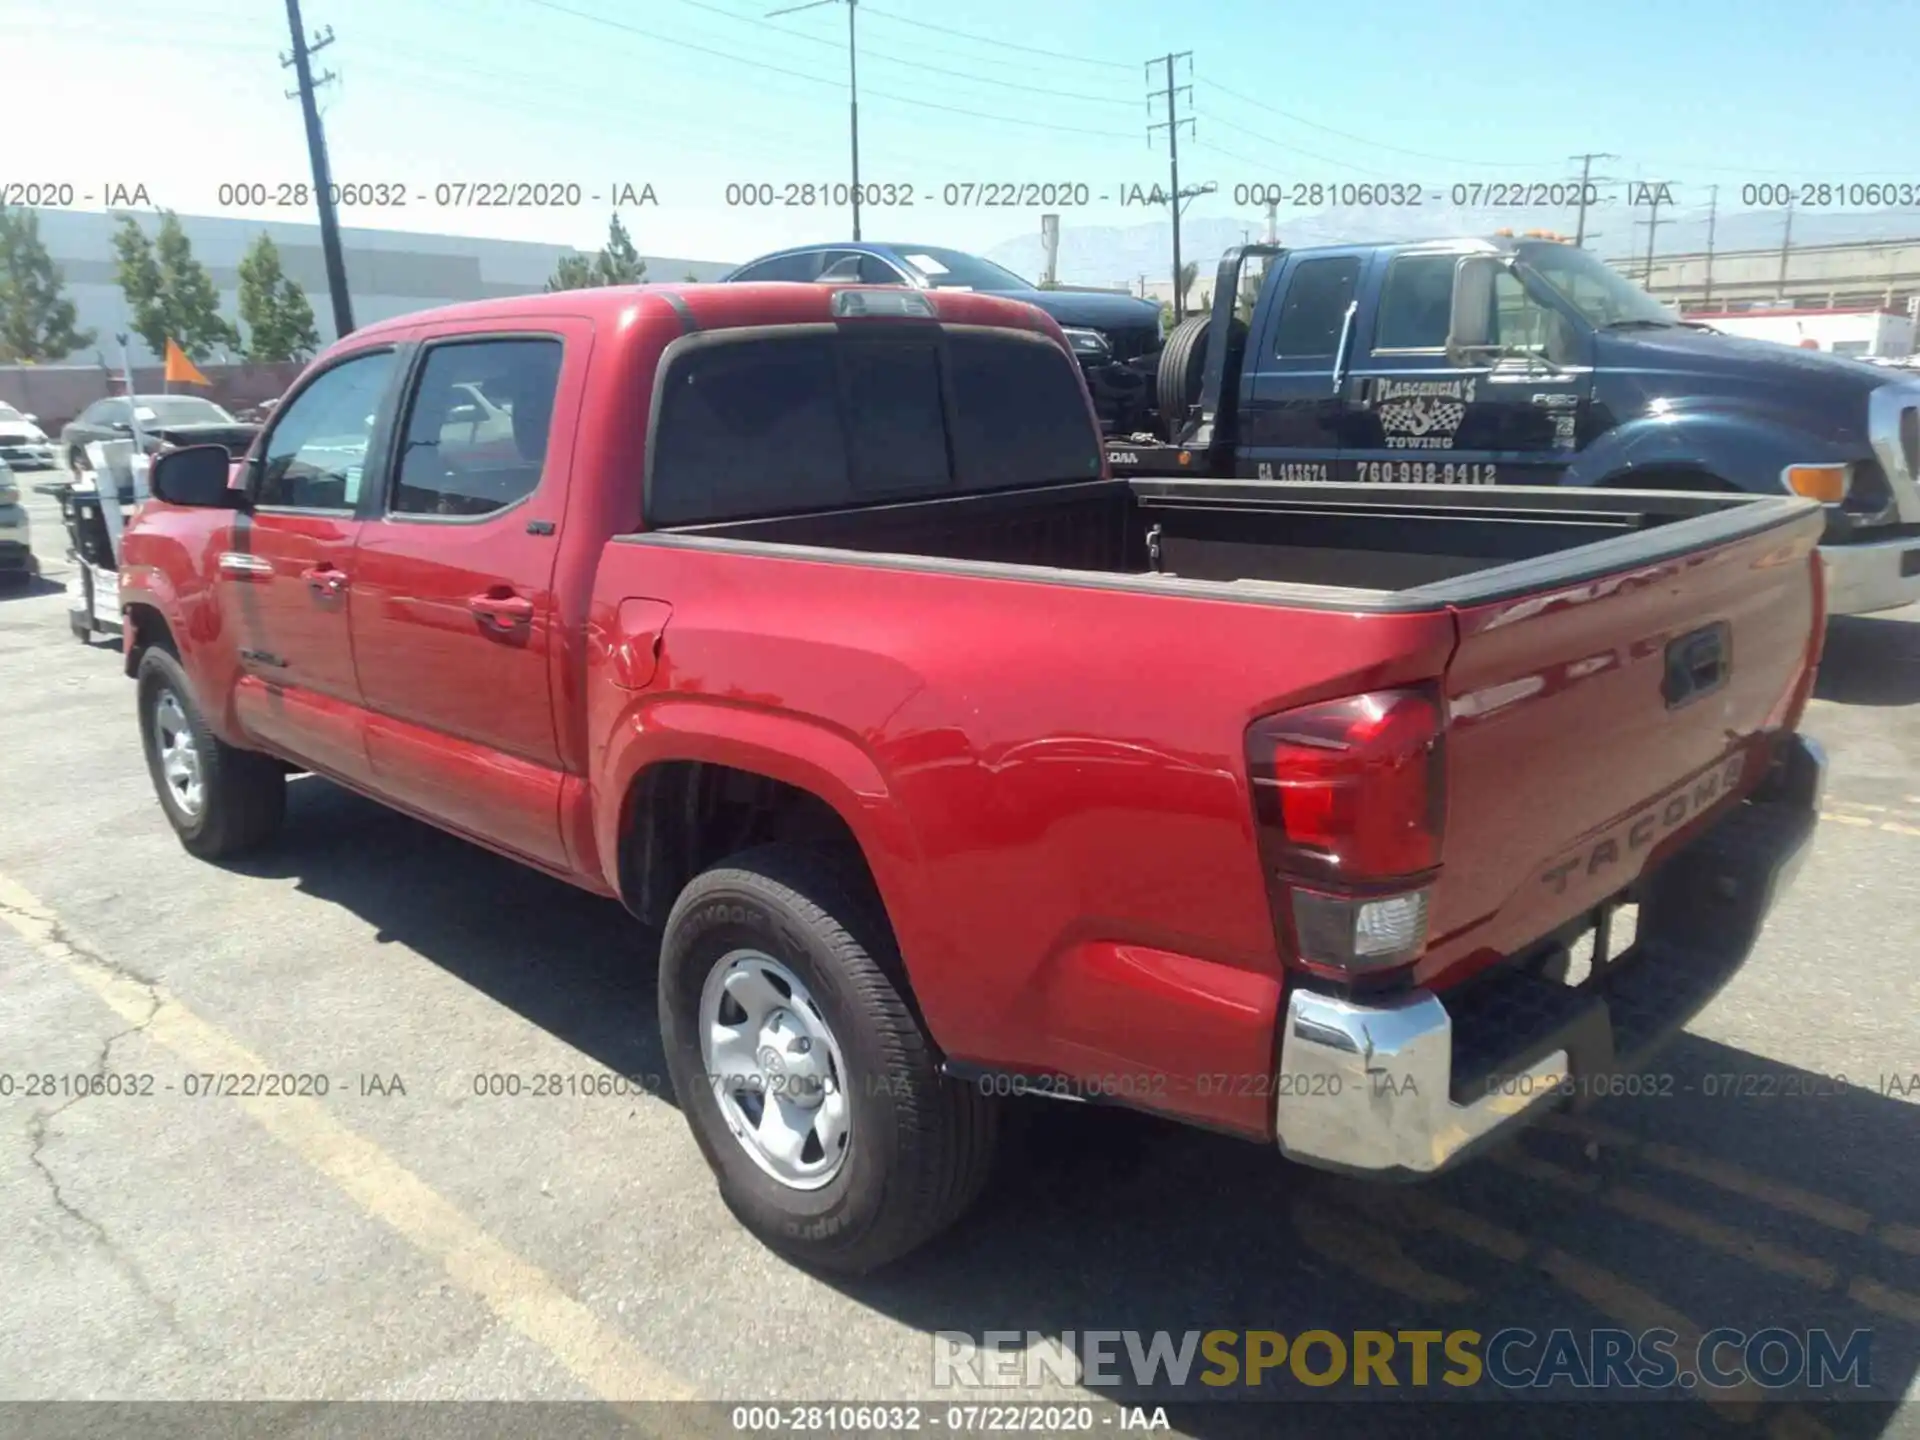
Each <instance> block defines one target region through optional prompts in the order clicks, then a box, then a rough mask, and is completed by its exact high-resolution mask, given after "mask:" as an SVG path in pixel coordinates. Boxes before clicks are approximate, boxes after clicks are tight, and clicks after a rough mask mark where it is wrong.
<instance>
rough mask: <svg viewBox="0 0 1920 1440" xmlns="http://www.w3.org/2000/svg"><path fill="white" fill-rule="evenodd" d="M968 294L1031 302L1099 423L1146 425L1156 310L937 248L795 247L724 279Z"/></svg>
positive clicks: (1119, 429)
mask: <svg viewBox="0 0 1920 1440" xmlns="http://www.w3.org/2000/svg"><path fill="white" fill-rule="evenodd" d="M726 279H727V280H728V281H729V282H737V281H742V280H800V281H821V282H824V283H827V284H861V285H909V286H912V287H913V288H914V289H916V290H974V291H980V292H983V293H986V294H989V295H1004V296H1007V297H1008V298H1009V299H1016V300H1024V301H1025V302H1026V303H1027V304H1029V305H1037V306H1039V307H1040V308H1041V309H1042V310H1044V311H1046V312H1047V314H1049V315H1051V316H1052V317H1053V318H1054V319H1055V320H1057V321H1059V322H1060V324H1061V326H1062V327H1063V328H1064V329H1065V331H1066V335H1067V339H1068V340H1069V341H1070V342H1071V343H1072V345H1073V353H1074V355H1075V357H1076V358H1077V359H1078V360H1079V361H1080V368H1081V370H1082V371H1083V372H1084V373H1085V375H1086V378H1087V387H1088V389H1089V390H1091V391H1092V392H1093V404H1094V410H1095V412H1096V413H1097V414H1098V415H1099V416H1100V421H1101V426H1102V428H1103V429H1104V430H1106V431H1108V432H1109V433H1112V434H1120V435H1125V434H1129V433H1131V432H1132V431H1134V430H1136V429H1138V428H1140V427H1141V426H1142V425H1143V424H1145V423H1146V420H1147V416H1148V413H1149V406H1150V402H1151V398H1152V397H1151V389H1152V385H1153V379H1154V375H1155V373H1156V368H1157V366H1158V363H1159V358H1158V357H1159V354H1160V339H1161V337H1160V307H1159V305H1158V304H1156V303H1155V302H1153V301H1151V300H1136V299H1134V298H1133V297H1132V296H1131V295H1115V294H1112V293H1109V292H1105V291H1099V290H1043V289H1041V288H1040V287H1039V286H1038V285H1035V284H1034V283H1033V282H1032V281H1031V280H1027V279H1024V278H1022V277H1021V276H1019V275H1016V274H1015V273H1014V272H1013V271H1011V270H1009V269H1007V268H1006V267H1005V266H1004V265H996V264H994V263H993V261H991V260H983V259H982V258H981V257H980V256H978V255H968V254H966V253H964V252H963V251H959V250H949V249H947V248H946V247H944V246H939V245H880V244H872V243H866V242H859V241H856V242H854V243H852V244H827V245H798V246H795V247H793V248H792V249H789V250H778V251H775V252H774V253H773V254H771V255H762V256H761V257H760V258H759V259H757V260H750V261H748V262H747V263H746V264H745V265H742V266H741V267H740V268H739V269H737V270H735V271H733V273H731V274H730V275H728V276H727V277H726Z"/></svg>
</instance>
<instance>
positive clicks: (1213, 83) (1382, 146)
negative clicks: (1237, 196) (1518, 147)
mask: <svg viewBox="0 0 1920 1440" xmlns="http://www.w3.org/2000/svg"><path fill="white" fill-rule="evenodd" d="M1200 83H1201V84H1202V85H1205V86H1208V87H1209V88H1211V89H1214V90H1218V91H1219V92H1220V93H1221V94H1222V95H1227V96H1231V97H1232V98H1233V99H1235V100H1238V101H1239V102H1240V103H1241V104H1243V105H1251V106H1253V107H1254V108H1255V109H1256V110H1264V111H1265V112H1266V113H1267V114H1269V115H1277V116H1279V117H1280V118H1281V119H1282V120H1291V121H1292V122H1293V123H1294V124H1296V125H1304V126H1306V127H1307V128H1308V129H1309V130H1320V131H1324V132H1325V133H1326V134H1328V135H1337V136H1339V137H1340V138H1341V139H1342V140H1351V141H1353V142H1354V143H1355V144H1356V145H1369V146H1372V147H1373V148H1374V149H1376V150H1392V151H1394V152H1395V153H1396V154H1400V155H1412V156H1415V157H1417V158H1419V159H1421V160H1439V161H1443V162H1444V163H1446V164H1449V165H1487V166H1501V167H1506V168H1512V167H1514V166H1524V165H1532V164H1537V163H1538V162H1537V161H1531V160H1467V159H1463V158H1462V157H1460V156H1458V155H1435V154H1432V153H1431V152H1429V151H1426V150H1409V149H1408V148H1407V147H1406V146H1404V145H1389V144H1387V142H1386V141H1384V140H1369V139H1367V137H1366V136H1364V135H1355V134H1354V133H1353V132H1352V131H1350V130H1336V129H1334V127H1333V126H1331V125H1322V124H1320V123H1319V122H1318V121H1317V120H1309V119H1307V118H1306V117H1305V116H1303V115H1295V114H1293V113H1292V112H1291V111H1287V110H1282V109H1280V108H1279V107H1277V106H1274V105H1269V104H1268V103H1267V102H1266V101H1264V100H1255V99H1253V98H1252V97H1251V96H1248V95H1242V94H1241V93H1240V92H1239V91H1238V90H1229V89H1228V88H1227V87H1226V86H1224V85H1222V84H1221V83H1220V82H1219V81H1218V80H1202V81H1201V82H1200ZM1221 123H1222V124H1225V123H1226V122H1225V121H1222V122H1221ZM1274 143H1278V142H1274ZM1300 153H1301V154H1303V155H1304V154H1306V153H1307V152H1305V151H1304V150H1303V151H1301V152H1300ZM1313 158H1315V159H1326V157H1325V156H1314V157H1313ZM1327 163H1328V164H1330V165H1341V164H1345V163H1346V162H1345V161H1341V160H1328V161H1327ZM1370 173H1372V174H1376V175H1377V174H1379V173H1381V172H1379V171H1377V170H1376V171H1372V172H1370Z"/></svg>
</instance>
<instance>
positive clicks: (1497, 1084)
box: [0, 1070, 1920, 1109]
mask: <svg viewBox="0 0 1920 1440" xmlns="http://www.w3.org/2000/svg"><path fill="white" fill-rule="evenodd" d="M706 1083H707V1084H708V1085H710V1086H711V1087H712V1088H713V1089H714V1090H715V1092H716V1093H720V1092H726V1093H733V1094H738V1093H741V1092H755V1091H758V1092H763V1093H765V1094H768V1095H772V1096H785V1097H787V1098H790V1099H793V1100H796V1101H800V1102H803V1103H809V1104H817V1103H820V1102H821V1101H823V1100H825V1099H826V1098H828V1097H830V1096H832V1095H834V1094H837V1093H840V1092H843V1091H852V1092H859V1091H864V1092H865V1093H866V1094H867V1095H869V1096H873V1095H898V1094H902V1093H905V1092H906V1090H907V1088H908V1087H910V1086H911V1085H912V1084H913V1083H914V1082H912V1081H910V1080H908V1079H907V1078H906V1077H903V1076H891V1075H874V1076H868V1077H864V1078H863V1079H860V1080H858V1081H855V1082H854V1083H852V1084H846V1083H844V1082H843V1081H841V1080H840V1079H839V1078H837V1077H836V1076H834V1075H833V1074H831V1073H828V1074H825V1075H820V1074H817V1073H814V1074H792V1075H782V1074H779V1073H777V1072H760V1071H755V1072H752V1073H725V1074H709V1075H708V1076H707V1077H706ZM958 1083H961V1084H968V1085H972V1086H974V1087H975V1088H977V1089H978V1090H979V1091H980V1092H981V1093H982V1094H984V1095H991V1096H999V1097H1005V1098H1009V1099H1014V1098H1020V1097H1029V1096H1030V1097H1036V1098H1052V1099H1062V1100H1081V1101H1108V1102H1117V1103H1119V1104H1122V1105H1135V1106H1141V1107H1144V1108H1147V1109H1152V1108H1155V1107H1156V1106H1157V1105H1158V1104H1162V1103H1166V1102H1170V1101H1175V1100H1179V1099H1182V1098H1187V1097H1197V1098H1201V1099H1222V1100H1224V1099H1259V1100H1278V1099H1283V1098H1290V1099H1294V1100H1307V1101H1310V1100H1313V1099H1316V1098H1326V1099H1333V1098H1335V1097H1337V1096H1339V1095H1341V1094H1342V1093H1344V1091H1345V1090H1346V1089H1348V1088H1349V1087H1350V1086H1352V1085H1353V1084H1354V1083H1356V1082H1353V1081H1351V1080H1348V1079H1346V1078H1344V1077H1342V1076H1339V1075H1332V1074H1308V1073H1301V1074H1291V1073H1289V1072H1286V1071H1277V1072H1270V1073H1250V1074H1236V1073H1231V1072H1225V1071H1222V1072H1219V1073H1204V1074H1193V1075H1167V1074H1162V1073H1158V1072H1150V1071H1137V1072H1120V1073H1115V1074H1111V1075H1075V1076H1069V1075H1063V1074H1044V1073H1036V1074H1017V1073H1005V1072H991V1073H980V1074H972V1075H966V1076H963V1077H961V1078H960V1079H959V1082H958ZM1364 1083H1365V1084H1366V1085H1367V1086H1368V1087H1370V1089H1371V1091H1372V1093H1373V1094H1374V1095H1375V1096H1391V1095H1406V1094H1418V1093H1419V1091H1418V1082H1417V1081H1416V1079H1415V1078H1414V1077H1413V1076H1412V1075H1404V1076H1396V1075H1394V1074H1392V1073H1391V1072H1388V1071H1382V1072H1380V1073H1378V1074H1373V1075H1369V1076H1368V1077H1367V1080H1366V1081H1365V1082H1364ZM1484 1087H1485V1089H1486V1091H1487V1093H1488V1094H1490V1095H1493V1094H1498V1095H1504V1096H1507V1097H1509V1098H1514V1099H1520V1100H1528V1099H1532V1098H1535V1097H1542V1098H1544V1097H1545V1096H1547V1095H1549V1094H1552V1095H1557V1096H1559V1097H1561V1098H1563V1099H1578V1100H1598V1099H1635V1100H1670V1099H1682V1098H1697V1099H1702V1100H1735V1101H1746V1102H1753V1103H1760V1104H1766V1103H1771V1102H1776V1101H1798V1100H1825V1099H1837V1098H1840V1097H1842V1096H1847V1095H1853V1094H1871V1095H1878V1096H1880V1097H1882V1098H1886V1099H1900V1100H1904V1099H1916V1100H1920V1070H1916V1071H1911V1072H1902V1071H1897V1070H1883V1071H1879V1072H1876V1073H1867V1072H1864V1071H1863V1072H1862V1073H1860V1074H1857V1075H1852V1076H1849V1075H1824V1074H1815V1073H1813V1072H1804V1073H1802V1072H1791V1073H1789V1072H1780V1071H1725V1072H1718V1071H1714V1072H1702V1073H1698V1074H1687V1075H1679V1074H1675V1073H1673V1072H1670V1071H1654V1070H1647V1071H1637V1072H1636V1071H1609V1072H1604V1073H1600V1074H1595V1075H1585V1076H1582V1075H1574V1074H1561V1075H1550V1076H1544V1077H1543V1076H1529V1075H1518V1076H1491V1077H1489V1078H1488V1079H1487V1080H1486V1081H1485V1082H1484ZM672 1092H673V1084H672V1081H671V1080H670V1079H669V1078H668V1077H667V1076H666V1075H664V1074H654V1073H634V1074H620V1073H616V1072H614V1071H611V1070H581V1071H568V1070H536V1071H526V1072H520V1071H499V1070H490V1071H477V1072H474V1073H472V1074H470V1075H467V1076H464V1077H449V1079H448V1080H447V1081H443V1082H442V1083H438V1084H428V1083H425V1082H423V1081H422V1080H421V1079H420V1078H419V1077H418V1076H413V1077H409V1076H406V1075H403V1074H402V1073H400V1072H399V1071H397V1070H362V1071H353V1072H349V1073H344V1074H334V1073H331V1072H328V1071H265V1072H247V1073H238V1072H204V1071H188V1072H184V1073H180V1074H159V1073H155V1072H147V1071H101V1072H96V1071H75V1072H68V1071H57V1070H48V1071H22V1072H18V1073H15V1072H0V1101H4V1100H12V1099H23V1100H54V1101H71V1100H83V1099H90V1098H114V1099H132V1100H143V1099H155V1098H163V1097H167V1096H174V1097H178V1098H181V1099H187V1100H206V1099H230V1100H276V1099H280V1100H298V1099H306V1100H324V1099H329V1098H343V1097H351V1098H366V1099H394V1098H402V1097H407V1098H432V1097H436V1096H439V1097H446V1096H462V1095H465V1096H471V1097H474V1098H478V1099H483V1100H537V1101H566V1100H572V1101H586V1100H633V1099H640V1098H649V1099H664V1098H667V1097H668V1096H670V1095H671V1094H672Z"/></svg>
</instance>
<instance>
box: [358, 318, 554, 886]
mask: <svg viewBox="0 0 1920 1440" xmlns="http://www.w3.org/2000/svg"><path fill="white" fill-rule="evenodd" d="M545 328H546V327H543V330H544V329H545ZM554 328H555V330H556V331H557V332H558V333H541V334H513V335H502V334H500V333H498V329H497V326H496V327H495V328H494V329H493V330H492V332H491V333H476V334H472V335H459V334H455V335H444V336H441V337H438V338H436V339H434V340H431V341H429V342H427V343H426V344H425V345H424V346H423V348H422V349H421V351H420V353H419V355H418V357H417V359H416V361H415V363H414V366H413V378H412V380H411V382H410V384H409V386H408V390H409V394H408V396H407V398H406V401H405V405H404V409H403V411H402V417H403V418H402V421H401V424H400V434H401V435H402V437H403V439H402V443H401V445H400V446H399V450H398V454H397V456H396V457H395V462H394V464H393V467H392V474H391V479H390V483H389V484H388V485H387V486H386V487H385V491H384V494H383V495H382V496H380V497H379V498H378V500H377V501H376V503H375V504H373V505H372V506H371V507H370V509H369V511H368V518H367V523H366V527H365V529H364V530H363V532H362V534H361V537H360V546H359V551H358V558H357V560H356V569H355V576H354V614H353V643H354V653H355V657H356V659H357V661H358V665H359V674H360V683H361V688H362V691H363V693H364V695H365V699H366V705H367V711H368V714H367V751H368V756H369V758H370V761H371V763H372V768H373V776H374V784H375V787H376V789H377V790H378V791H379V792H380V793H381V794H382V795H384V796H386V797H388V798H389V799H391V800H393V801H394V802H395V803H397V804H399V805H401V806H404V807H408V808H411V809H415V810H418V811H420V812H421V813H423V814H426V815H430V816H432V817H433V818H434V819H436V820H439V821H441V822H443V823H446V824H449V825H452V826H453V827H455V828H457V829H460V830H463V831H465V832H467V833H468V834H470V835H472V836H474V837H475V838H477V839H482V840H486V841H489V842H491V843H492V844H495V845H498V846H501V847H504V848H505V849H508V850H511V851H513V852H514V853H516V854H519V855H523V856H525V857H527V858H529V859H531V860H534V861H536V862H538V863H542V864H546V865H548V866H550V867H556V868H558V867H563V866H564V865H565V864H566V860H567V856H566V850H565V847H564V844H563V841H562V838H561V827H560V818H559V807H560V786H561V778H562V773H561V772H562V767H561V759H560V745H559V740H558V737H557V735H556V733H555V729H554V723H555V722H554V705H553V683H554V681H553V677H552V670H551V667H552V664H553V659H554V649H555V645H556V643H557V641H556V630H557V626H558V624H559V621H558V618H557V615H556V610H555V600H554V590H553V584H554V557H555V555H556V553H557V551H558V547H559V544H560V537H561V531H562V529H563V526H564V522H565V498H566V484H567V472H566V465H565V463H564V461H565V457H566V456H568V455H569V454H570V453H571V451H572V428H573V425H572V418H571V411H572V410H573V409H574V408H577V397H578V393H579V388H580V385H581V383H582V375H583V374H584V370H585V365H586V352H587V349H588V340H589V338H590V334H591V332H590V330H589V329H587V327H586V324H585V322H584V321H574V320H563V321H560V322H558V323H557V325H556V326H555V327H554ZM563 360H565V361H566V362H568V364H569V365H570V366H571V369H570V370H569V377H570V379H569V384H568V387H567V393H568V395H569V397H570V398H569V401H568V403H567V405H566V407H565V413H564V414H561V418H560V419H558V420H556V414H560V413H561V412H558V411H556V398H557V394H558V392H559V389H560V384H561V371H562V362H563ZM550 459H551V461H552V463H549V460H550ZM576 663H577V660H576Z"/></svg>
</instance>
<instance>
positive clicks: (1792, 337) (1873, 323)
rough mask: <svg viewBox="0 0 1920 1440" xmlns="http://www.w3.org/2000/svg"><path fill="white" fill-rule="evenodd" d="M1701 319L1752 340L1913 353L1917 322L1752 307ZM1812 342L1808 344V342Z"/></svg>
mask: <svg viewBox="0 0 1920 1440" xmlns="http://www.w3.org/2000/svg"><path fill="white" fill-rule="evenodd" d="M1689 318H1693V319H1698V320H1701V321H1703V322H1704V323H1706V324H1708V325H1711V326H1713V328H1714V329H1716V330H1721V331H1724V332H1726V333H1727V334H1729V335H1740V336H1744V337H1746V338H1748V339H1752V340H1773V341H1776V342H1778V343H1779V344H1782V345H1800V346H1807V348H1809V349H1820V350H1825V351H1829V352H1833V353H1837V354H1842V355H1845V354H1855V355H1888V356H1904V355H1911V354H1912V353H1913V351H1914V322H1913V321H1912V319H1910V318H1909V317H1907V316H1905V315H1889V314H1887V313H1886V312H1884V311H1870V312H1858V313H1849V314H1818V313H1816V314H1806V313H1795V312H1791V311H1789V312H1783V313H1779V314H1769V313H1768V312H1766V311H1764V310H1749V311H1744V312H1742V313H1739V314H1734V315H1716V314H1699V315H1694V316H1691V317H1689ZM1808 341H1812V342H1813V344H1812V345H1810V346H1808V345H1807V342H1808Z"/></svg>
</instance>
